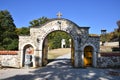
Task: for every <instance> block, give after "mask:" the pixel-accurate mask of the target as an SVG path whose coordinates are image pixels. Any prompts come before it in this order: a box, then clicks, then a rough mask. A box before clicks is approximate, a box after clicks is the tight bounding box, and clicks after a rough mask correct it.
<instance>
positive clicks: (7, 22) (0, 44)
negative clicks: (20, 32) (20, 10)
mask: <svg viewBox="0 0 120 80" xmlns="http://www.w3.org/2000/svg"><path fill="white" fill-rule="evenodd" d="M15 30H16V26H15V24H14V20H13V18H12V16H11V15H10V13H9V12H8V11H7V10H1V11H0V50H4V49H6V50H15V49H17V46H18V36H17V34H16V32H15Z"/></svg>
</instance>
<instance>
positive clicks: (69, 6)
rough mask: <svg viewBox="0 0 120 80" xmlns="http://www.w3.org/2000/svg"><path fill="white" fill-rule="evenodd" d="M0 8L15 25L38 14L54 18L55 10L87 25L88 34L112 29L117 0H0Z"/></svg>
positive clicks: (119, 12)
mask: <svg viewBox="0 0 120 80" xmlns="http://www.w3.org/2000/svg"><path fill="white" fill-rule="evenodd" d="M0 10H8V11H9V12H10V14H11V15H12V17H13V19H14V23H15V25H16V27H18V28H19V27H28V26H30V24H29V22H30V21H32V20H34V19H38V18H40V17H42V16H45V17H47V18H57V16H56V14H57V13H58V12H59V11H60V12H61V13H62V18H65V19H69V20H71V21H73V22H74V23H76V24H77V25H79V26H82V27H90V33H92V34H100V33H101V29H106V30H107V32H112V31H114V29H115V28H118V26H117V24H116V22H117V21H118V20H120V0H0Z"/></svg>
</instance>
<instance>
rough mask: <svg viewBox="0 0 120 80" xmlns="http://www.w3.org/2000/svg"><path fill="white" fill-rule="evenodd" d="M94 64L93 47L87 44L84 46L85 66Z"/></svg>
mask: <svg viewBox="0 0 120 80" xmlns="http://www.w3.org/2000/svg"><path fill="white" fill-rule="evenodd" d="M91 66H93V47H92V46H86V47H85V48H84V67H91Z"/></svg>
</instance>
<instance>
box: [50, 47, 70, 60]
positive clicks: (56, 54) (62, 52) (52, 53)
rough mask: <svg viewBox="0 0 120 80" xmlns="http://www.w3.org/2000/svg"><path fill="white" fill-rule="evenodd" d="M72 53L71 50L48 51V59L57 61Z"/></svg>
mask: <svg viewBox="0 0 120 80" xmlns="http://www.w3.org/2000/svg"><path fill="white" fill-rule="evenodd" d="M68 53H71V49H70V48H59V49H53V50H49V51H48V59H55V58H57V57H59V56H62V55H65V54H68Z"/></svg>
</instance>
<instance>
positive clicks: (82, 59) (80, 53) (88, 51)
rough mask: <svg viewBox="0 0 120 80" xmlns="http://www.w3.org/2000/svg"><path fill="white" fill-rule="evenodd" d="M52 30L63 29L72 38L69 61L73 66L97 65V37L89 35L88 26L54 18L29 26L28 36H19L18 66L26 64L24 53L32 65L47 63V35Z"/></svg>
mask: <svg viewBox="0 0 120 80" xmlns="http://www.w3.org/2000/svg"><path fill="white" fill-rule="evenodd" d="M54 31H63V32H66V33H68V35H70V36H71V38H72V46H71V50H72V51H71V55H72V56H71V62H72V64H73V66H74V67H87V66H93V67H97V57H98V53H99V37H95V36H90V35H89V27H82V26H78V25H77V24H75V23H74V22H72V21H70V20H68V19H64V18H55V19H51V20H50V21H49V22H47V23H45V24H44V25H41V26H36V27H31V28H30V36H19V51H20V55H21V58H20V59H21V60H20V66H21V67H24V66H25V64H26V61H27V60H26V59H27V57H26V55H27V54H28V55H30V56H31V58H30V59H29V61H30V62H31V63H32V65H31V66H32V67H38V66H42V65H43V64H44V65H46V64H47V49H48V48H47V39H46V37H47V35H48V34H50V33H51V32H54Z"/></svg>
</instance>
